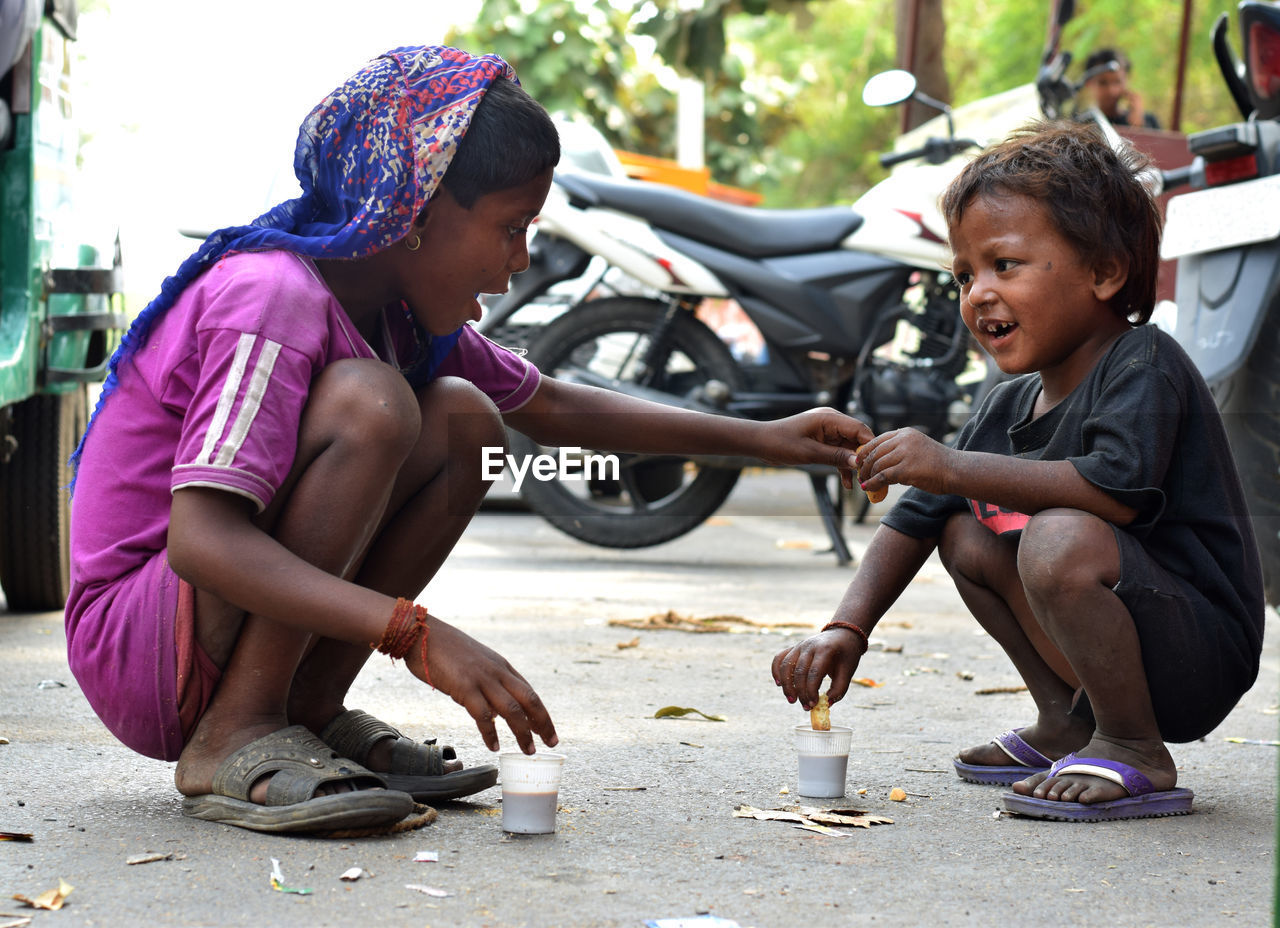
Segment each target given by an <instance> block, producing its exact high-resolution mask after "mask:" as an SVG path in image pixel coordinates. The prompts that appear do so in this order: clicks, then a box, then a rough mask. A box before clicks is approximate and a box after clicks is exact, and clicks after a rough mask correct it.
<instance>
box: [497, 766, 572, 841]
mask: <svg viewBox="0 0 1280 928" xmlns="http://www.w3.org/2000/svg"><path fill="white" fill-rule="evenodd" d="M498 765H499V769H500V770H501V771H502V830H503V831H509V832H512V833H513V834H522V835H546V834H551V833H552V832H554V831H555V830H556V805H557V803H558V802H559V798H560V771H561V769H562V767H563V765H564V755H563V754H553V753H550V752H543V753H540V754H522V753H521V752H519V751H506V752H504V753H502V754H500V755H498Z"/></svg>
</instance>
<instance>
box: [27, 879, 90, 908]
mask: <svg viewBox="0 0 1280 928" xmlns="http://www.w3.org/2000/svg"><path fill="white" fill-rule="evenodd" d="M74 888H75V887H73V886H70V885H69V884H68V883H67V881H66V880H58V888H57V889H49V890H45V891H44V892H42V893H41V894H40V895H38V896H36V897H35V898H34V899H28V898H27V897H26V896H23V895H21V894H20V893H18V894H15V895H14V897H13V898H14V899H16V900H18V901H19V902H21V903H23V904H24V905H29V906H31V908H33V909H44V910H46V911H49V912H56V911H57V910H58V909H60V908H62V903H63V902H65V901H66V899H67V896H69V895H71V890H72V889H74Z"/></svg>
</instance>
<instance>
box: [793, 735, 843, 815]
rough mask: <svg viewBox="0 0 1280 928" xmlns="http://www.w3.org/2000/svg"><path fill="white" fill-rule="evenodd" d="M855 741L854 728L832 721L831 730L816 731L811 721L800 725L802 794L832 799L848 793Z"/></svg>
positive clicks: (797, 742) (797, 751)
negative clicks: (851, 745) (808, 723)
mask: <svg viewBox="0 0 1280 928" xmlns="http://www.w3.org/2000/svg"><path fill="white" fill-rule="evenodd" d="M852 741H853V729H852V728H844V727H842V726H839V725H832V726H831V730H830V731H814V730H813V728H812V727H811V726H809V725H797V726H796V755H797V758H798V761H799V772H800V777H799V779H800V783H799V790H798V791H799V793H800V795H801V796H813V797H816V798H823V799H831V798H835V797H837V796H843V795H844V779H845V774H846V773H847V772H848V769H849V745H850V744H851V743H852Z"/></svg>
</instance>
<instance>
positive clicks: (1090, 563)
mask: <svg viewBox="0 0 1280 928" xmlns="http://www.w3.org/2000/svg"><path fill="white" fill-rule="evenodd" d="M1142 160H1143V159H1141V157H1140V156H1138V155H1136V154H1135V153H1134V152H1132V151H1125V152H1124V153H1123V154H1117V153H1116V152H1114V151H1112V149H1111V148H1110V147H1109V146H1108V145H1107V144H1106V142H1105V141H1103V139H1102V138H1101V136H1100V134H1099V133H1098V132H1097V130H1096V129H1094V128H1092V127H1089V126H1086V125H1081V124H1063V125H1056V124H1055V125H1050V124H1040V125H1036V126H1033V127H1029V128H1028V129H1027V130H1025V131H1021V132H1019V133H1017V134H1015V135H1014V136H1013V137H1011V138H1010V139H1009V140H1008V141H1006V142H1004V143H1003V144H1000V145H998V146H996V147H994V148H992V149H990V150H989V151H986V152H984V153H983V154H981V155H979V156H978V157H977V158H976V159H975V160H974V161H973V162H972V163H970V164H969V165H967V166H966V167H965V169H964V170H963V171H962V172H961V174H960V175H959V176H958V177H957V178H956V179H955V180H954V181H953V182H952V184H951V186H950V187H949V189H948V190H947V192H946V194H945V196H944V199H943V211H944V214H945V215H946V217H947V222H948V226H949V229H950V241H951V247H952V250H953V252H954V267H953V270H954V273H955V277H956V280H957V282H958V283H959V284H960V287H961V306H960V308H961V313H962V314H963V316H964V321H965V324H966V325H967V326H968V327H969V329H970V331H971V332H972V333H973V335H974V337H975V338H976V339H977V340H978V341H979V342H980V343H981V344H982V346H983V348H984V349H986V351H987V352H988V353H989V354H990V355H991V356H992V357H993V358H994V359H995V361H996V363H997V364H998V365H999V367H1000V369H1001V370H1002V371H1004V372H1005V373H1009V374H1022V375H1024V376H1021V377H1018V378H1016V379H1013V380H1011V381H1009V382H1007V383H1004V384H1002V385H1000V386H998V387H997V388H996V389H995V390H994V391H993V392H992V394H991V395H990V396H989V398H988V399H987V400H986V401H985V402H984V403H983V404H982V406H981V408H980V409H979V410H978V412H977V414H976V415H975V416H974V417H973V418H972V419H971V420H970V421H969V422H968V423H967V424H966V425H965V427H964V428H963V429H962V430H961V432H960V435H959V437H958V440H957V442H956V444H955V447H946V446H944V445H941V444H938V443H937V442H934V441H931V440H930V439H928V438H926V437H925V436H924V435H922V434H920V433H919V432H916V431H913V430H911V429H902V430H899V431H895V432H887V433H885V434H882V435H880V436H878V437H877V438H876V439H875V440H874V441H871V442H869V443H868V444H867V446H866V447H865V448H863V449H861V450H860V451H859V452H858V455H857V457H858V461H859V476H860V479H861V481H862V484H863V486H864V487H865V488H866V489H868V490H876V489H881V488H885V487H887V486H888V485H889V484H903V485H906V486H907V487H908V488H909V489H907V490H906V492H905V493H904V494H903V496H902V498H901V500H900V501H899V502H898V503H897V504H896V505H895V506H894V508H893V509H892V510H891V511H890V512H889V513H888V514H887V515H886V516H885V517H884V518H883V520H882V523H881V526H880V527H879V528H878V530H877V531H876V534H875V536H874V537H873V539H872V541H871V544H870V545H869V547H868V550H867V552H866V555H865V556H864V558H863V559H862V562H861V563H860V565H859V568H858V571H857V573H856V575H855V576H854V579H853V581H852V583H851V584H850V586H849V589H848V591H847V593H846V595H845V597H844V599H843V600H842V602H841V603H840V606H839V608H838V609H837V610H836V613H835V619H834V621H833V622H831V623H830V624H828V625H827V626H826V627H825V628H824V629H823V630H822V632H821V633H820V634H818V635H815V636H813V637H811V638H809V639H807V640H806V641H804V642H802V643H800V644H798V645H795V646H794V647H791V648H788V649H786V650H784V651H782V652H781V653H779V654H778V655H777V656H776V657H775V658H774V660H773V667H772V670H773V677H774V682H775V683H777V684H778V685H779V686H781V687H782V689H783V692H784V694H785V695H786V697H787V699H788V700H790V701H793V702H794V701H796V700H799V701H800V702H801V704H802V705H804V706H805V707H806V708H808V707H810V706H812V705H813V704H814V703H815V702H816V701H817V699H818V695H819V690H820V687H821V685H822V682H823V678H824V677H830V678H831V692H830V698H831V699H832V700H836V699H839V698H841V697H842V696H844V695H845V692H846V691H847V689H848V687H849V681H850V678H851V677H852V676H853V674H854V672H855V670H856V668H857V666H858V661H859V659H860V657H861V656H862V654H863V653H864V652H865V651H866V648H867V636H868V634H869V633H870V632H871V630H872V629H873V628H874V627H875V624H876V622H877V621H879V619H880V618H881V617H882V616H883V615H884V614H885V612H886V611H887V610H888V609H889V608H890V606H892V604H893V602H894V601H895V600H896V599H897V597H898V596H899V595H900V594H901V593H902V591H903V589H904V588H905V587H906V586H907V584H908V583H909V582H910V580H911V579H912V577H913V576H914V575H915V574H916V572H917V571H918V570H919V569H920V567H921V565H922V564H923V563H924V561H925V559H926V558H927V557H928V556H929V554H930V553H931V552H932V551H934V550H935V549H936V550H937V551H938V554H939V556H940V558H941V560H942V563H943V564H944V565H945V567H946V569H947V571H948V572H949V573H950V575H951V577H952V579H953V580H954V581H955V584H956V588H957V590H958V591H959V593H960V596H961V598H962V599H963V600H964V603H965V605H966V606H967V607H968V608H969V609H970V611H971V612H972V613H973V615H974V617H975V618H977V620H978V622H979V623H980V624H981V625H982V627H983V628H985V629H986V630H987V631H988V632H989V633H990V634H991V636H992V637H993V638H995V640H996V641H997V642H998V643H999V644H1000V646H1001V647H1002V648H1003V649H1004V650H1005V652H1006V653H1007V654H1008V656H1009V659H1010V660H1011V661H1012V662H1013V665H1014V667H1015V668H1016V669H1017V671H1018V672H1019V674H1021V676H1022V679H1023V680H1024V681H1025V682H1026V685H1027V688H1028V690H1029V692H1030V694H1031V697H1032V699H1033V700H1034V701H1035V705H1036V710H1037V715H1036V718H1035V720H1034V721H1033V722H1032V723H1031V724H1030V725H1028V726H1027V727H1025V728H1021V729H1018V730H1016V731H1014V732H1007V733H1005V734H1004V735H1001V736H1000V737H999V738H998V739H997V740H996V741H995V742H992V743H990V744H985V745H980V746H977V747H972V748H969V749H968V750H965V751H961V752H960V756H959V758H958V759H957V760H956V763H955V766H956V769H957V771H958V772H959V774H960V776H962V777H964V778H965V779H968V780H973V781H975V782H979V783H999V784H1010V783H1011V784H1013V789H1014V793H1013V794H1009V795H1006V796H1005V803H1006V806H1007V808H1009V809H1011V810H1015V811H1018V812H1021V813H1024V814H1026V815H1032V816H1038V817H1042V818H1052V819H1097V818H1132V817H1144V816H1153V815H1171V814H1177V813H1184V812H1189V811H1190V810H1191V793H1190V791H1188V790H1185V789H1179V788H1175V784H1176V781H1177V770H1176V768H1175V767H1174V762H1173V759H1172V757H1171V756H1170V754H1169V752H1168V750H1167V749H1166V747H1165V742H1166V741H1173V742H1185V741H1191V740H1194V739H1197V738H1201V737H1203V736H1204V735H1205V734H1207V733H1208V732H1209V731H1211V730H1212V729H1213V728H1214V727H1215V726H1216V725H1218V724H1219V723H1220V722H1221V721H1222V720H1223V718H1225V717H1226V715H1227V713H1228V712H1229V711H1230V710H1231V708H1232V707H1233V706H1234V705H1235V704H1236V702H1237V701H1238V700H1239V698H1240V697H1241V695H1242V694H1243V693H1244V692H1245V691H1246V690H1247V689H1248V688H1249V687H1250V685H1251V684H1252V683H1253V681H1254V679H1255V678H1256V676H1257V673H1258V665H1259V655H1260V651H1261V644H1262V628H1263V612H1264V603H1263V595H1262V580H1261V567H1260V565H1259V559H1258V552H1257V549H1256V545H1255V541H1254V538H1253V535H1252V528H1251V523H1250V521H1249V518H1248V514H1247V510H1246V506H1245V500H1244V496H1243V493H1242V491H1241V487H1240V482H1239V480H1238V478H1237V475H1236V471H1235V467H1234V465H1233V463H1232V458H1231V452H1230V449H1229V448H1228V446H1227V440H1226V436H1225V433H1224V431H1223V427H1222V422H1221V419H1220V418H1219V415H1218V412H1217V409H1216V407H1215V405H1214V402H1213V398H1212V397H1211V396H1210V394H1209V392H1208V390H1207V388H1206V387H1205V384H1204V382H1203V380H1202V379H1201V378H1200V376H1199V374H1198V373H1197V371H1196V370H1195V368H1194V367H1193V366H1192V364H1191V362H1190V360H1189V359H1188V358H1187V356H1186V355H1185V353H1184V352H1183V351H1182V350H1181V349H1180V348H1179V346H1178V345H1177V343H1176V342H1174V340H1173V339H1172V338H1170V337H1169V336H1168V335H1166V334H1165V333H1163V332H1161V331H1160V330H1159V329H1157V328H1156V327H1155V326H1152V325H1147V324H1145V323H1146V322H1147V320H1148V318H1149V317H1150V315H1151V312H1152V309H1153V305H1154V298H1155V286H1156V268H1157V262H1158V260H1159V258H1158V245H1159V238H1160V219H1159V214H1158V213H1157V211H1156V208H1155V205H1154V203H1153V201H1152V198H1151V197H1150V195H1149V194H1148V193H1147V191H1146V189H1145V188H1144V187H1143V186H1142V184H1141V183H1140V182H1139V180H1138V174H1139V172H1140V171H1141V169H1142V168H1143V167H1144V166H1145V165H1144V163H1142Z"/></svg>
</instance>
